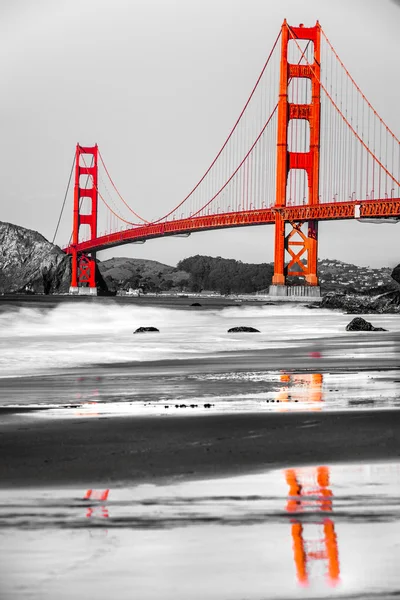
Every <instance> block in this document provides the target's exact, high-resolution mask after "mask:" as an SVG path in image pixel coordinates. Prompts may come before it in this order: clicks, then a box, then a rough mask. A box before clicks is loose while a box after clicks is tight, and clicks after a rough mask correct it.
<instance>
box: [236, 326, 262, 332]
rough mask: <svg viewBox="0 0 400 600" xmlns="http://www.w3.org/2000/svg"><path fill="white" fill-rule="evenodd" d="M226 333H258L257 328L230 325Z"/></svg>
mask: <svg viewBox="0 0 400 600" xmlns="http://www.w3.org/2000/svg"><path fill="white" fill-rule="evenodd" d="M228 333H260V332H259V330H258V329H255V328H254V327H231V328H230V329H228Z"/></svg>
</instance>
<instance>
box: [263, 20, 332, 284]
mask: <svg viewBox="0 0 400 600" xmlns="http://www.w3.org/2000/svg"><path fill="white" fill-rule="evenodd" d="M290 40H309V41H310V42H313V44H314V62H313V64H301V60H300V63H299V64H291V63H289V61H288V46H289V41H290ZM293 44H296V42H295V41H293ZM320 56H321V29H320V25H319V23H318V21H317V24H316V25H315V27H304V26H302V25H300V26H299V27H289V26H288V24H287V23H286V20H285V21H284V23H283V25H282V46H281V67H280V89H279V104H278V133H277V172H276V202H275V264H274V276H273V279H272V284H273V285H272V286H271V288H270V292H271V293H272V294H273V295H278V296H286V295H287V293H288V291H287V286H286V277H287V276H300V277H305V281H306V284H307V286H313V287H314V290H313V291H311V289H310V288H309V287H308V291H307V292H306V294H308V295H311V294H312V295H319V287H318V277H317V249H318V222H317V221H308V223H306V224H305V225H308V228H307V229H308V230H307V231H305V232H303V231H302V225H303V223H301V222H298V223H297V222H291V221H290V222H289V223H288V224H289V225H290V232H289V233H288V234H286V221H285V220H284V218H283V217H282V214H281V209H283V208H284V207H285V206H286V199H287V187H288V177H289V172H290V171H291V170H292V169H303V170H304V171H305V172H306V175H307V183H308V198H306V200H307V203H308V204H309V205H316V204H318V202H319V198H318V190H319V147H320V113H321V86H320V71H321V64H320ZM307 63H308V61H307ZM295 78H303V79H308V80H310V81H311V90H312V91H311V96H312V97H311V103H310V104H295V103H290V102H289V99H288V88H289V83H290V82H291V81H293V80H294V79H295ZM292 119H293V120H298V119H304V120H306V121H308V122H309V124H310V147H309V150H308V151H307V152H291V151H289V149H288V128H289V122H290V120H292ZM294 200H295V202H296V200H297V201H298V199H297V198H295V199H294ZM286 252H287V253H288V254H289V261H288V264H287V265H286V266H285V253H286ZM304 255H305V256H304ZM305 258H306V260H304V259H305ZM310 292H311V294H310Z"/></svg>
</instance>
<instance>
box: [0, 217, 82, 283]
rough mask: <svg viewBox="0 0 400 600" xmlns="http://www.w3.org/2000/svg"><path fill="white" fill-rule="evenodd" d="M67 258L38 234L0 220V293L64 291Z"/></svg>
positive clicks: (67, 271) (68, 264)
mask: <svg viewBox="0 0 400 600" xmlns="http://www.w3.org/2000/svg"><path fill="white" fill-rule="evenodd" d="M70 280H71V271H70V258H69V257H68V256H66V255H65V254H64V252H62V250H61V249H60V248H59V247H58V246H55V245H54V244H51V243H50V242H48V241H47V240H46V239H45V238H44V237H43V236H42V235H41V234H40V233H38V232H37V231H32V230H31V229H25V228H24V227H19V226H17V225H13V224H12V223H4V222H2V221H0V293H3V294H4V293H14V292H24V291H27V290H29V291H31V292H36V293H39V294H43V293H44V294H53V293H60V292H61V293H62V292H67V291H68V289H69V284H70Z"/></svg>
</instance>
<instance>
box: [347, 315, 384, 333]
mask: <svg viewBox="0 0 400 600" xmlns="http://www.w3.org/2000/svg"><path fill="white" fill-rule="evenodd" d="M346 331H387V329H383V327H374V326H373V325H372V323H370V322H369V321H366V320H365V319H363V318H361V317H356V318H355V319H353V320H352V321H350V323H349V324H348V325H346Z"/></svg>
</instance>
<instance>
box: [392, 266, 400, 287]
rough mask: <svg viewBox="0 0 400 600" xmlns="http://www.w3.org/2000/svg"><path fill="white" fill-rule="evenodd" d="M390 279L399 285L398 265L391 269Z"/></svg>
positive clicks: (399, 269) (399, 270) (399, 272)
mask: <svg viewBox="0 0 400 600" xmlns="http://www.w3.org/2000/svg"><path fill="white" fill-rule="evenodd" d="M391 277H392V279H393V280H394V281H395V282H396V283H397V284H400V265H397V267H395V268H394V269H393V271H392V273H391Z"/></svg>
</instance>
